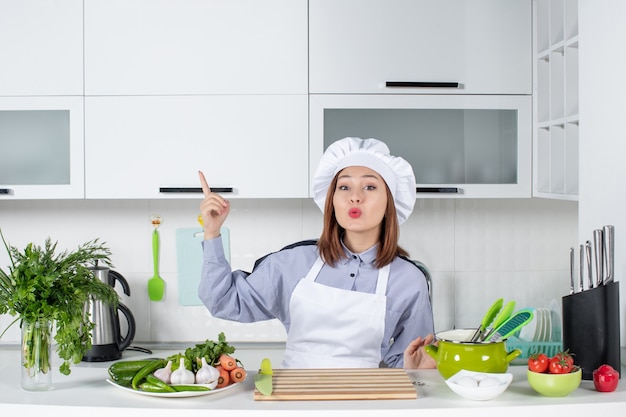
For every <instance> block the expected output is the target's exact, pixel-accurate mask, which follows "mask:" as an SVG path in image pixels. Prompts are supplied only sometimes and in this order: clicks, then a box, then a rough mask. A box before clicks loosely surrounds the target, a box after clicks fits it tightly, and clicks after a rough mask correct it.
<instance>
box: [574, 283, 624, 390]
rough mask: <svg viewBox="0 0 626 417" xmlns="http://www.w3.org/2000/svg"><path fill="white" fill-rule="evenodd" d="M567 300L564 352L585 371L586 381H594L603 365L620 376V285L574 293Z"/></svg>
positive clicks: (611, 284) (583, 376) (613, 284)
mask: <svg viewBox="0 0 626 417" xmlns="http://www.w3.org/2000/svg"><path fill="white" fill-rule="evenodd" d="M562 301H563V315H562V317H563V350H564V351H569V353H570V354H572V355H573V357H574V364H576V365H578V366H579V367H581V368H582V378H583V379H585V380H593V371H594V370H595V369H597V368H598V367H599V366H600V365H602V364H608V365H611V366H612V367H613V368H615V369H616V370H617V371H618V372H619V373H620V378H621V375H622V374H621V368H622V367H621V362H620V318H619V282H611V283H608V284H606V285H600V286H599V287H596V288H592V289H589V290H586V291H582V292H579V293H575V294H570V295H567V296H565V297H563V299H562Z"/></svg>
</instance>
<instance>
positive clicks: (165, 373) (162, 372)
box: [154, 361, 172, 384]
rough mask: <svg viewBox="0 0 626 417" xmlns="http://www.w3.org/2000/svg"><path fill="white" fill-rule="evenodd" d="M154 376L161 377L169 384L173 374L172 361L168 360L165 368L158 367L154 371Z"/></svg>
mask: <svg viewBox="0 0 626 417" xmlns="http://www.w3.org/2000/svg"><path fill="white" fill-rule="evenodd" d="M154 376H155V377H157V378H159V379H160V380H161V381H163V382H165V383H166V384H169V383H170V381H171V376H172V361H167V365H165V368H161V369H157V370H156V371H154Z"/></svg>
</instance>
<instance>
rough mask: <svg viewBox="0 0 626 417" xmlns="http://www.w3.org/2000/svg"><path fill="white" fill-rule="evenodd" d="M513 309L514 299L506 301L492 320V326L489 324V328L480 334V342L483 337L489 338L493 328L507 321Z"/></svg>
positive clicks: (493, 330)
mask: <svg viewBox="0 0 626 417" xmlns="http://www.w3.org/2000/svg"><path fill="white" fill-rule="evenodd" d="M513 310H515V301H509V302H508V303H506V305H505V306H504V307H502V310H500V312H499V313H498V315H497V316H496V318H495V319H494V320H493V326H491V329H490V330H489V331H488V332H485V333H484V334H483V335H481V338H480V341H481V342H482V341H483V340H485V339H489V338H490V337H491V335H492V334H493V333H494V332H495V330H496V329H497V328H498V327H500V325H501V324H502V323H504V322H505V321H507V320H508V319H509V317H511V314H513Z"/></svg>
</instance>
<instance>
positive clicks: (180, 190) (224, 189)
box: [159, 187, 233, 193]
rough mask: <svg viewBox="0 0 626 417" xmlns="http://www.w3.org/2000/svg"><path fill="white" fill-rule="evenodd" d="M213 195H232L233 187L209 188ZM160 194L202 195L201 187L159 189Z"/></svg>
mask: <svg viewBox="0 0 626 417" xmlns="http://www.w3.org/2000/svg"><path fill="white" fill-rule="evenodd" d="M211 191H213V192H214V193H232V192H233V187H211ZM159 192H160V193H202V187H161V188H159Z"/></svg>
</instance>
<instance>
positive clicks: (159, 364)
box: [131, 359, 167, 389]
mask: <svg viewBox="0 0 626 417" xmlns="http://www.w3.org/2000/svg"><path fill="white" fill-rule="evenodd" d="M166 364H167V363H166V362H165V359H156V360H154V361H152V362H150V363H148V364H146V365H145V366H143V367H142V368H141V369H140V370H139V371H137V373H136V374H135V376H134V377H133V380H132V382H131V385H132V387H133V389H138V387H139V384H140V383H141V381H143V380H144V379H145V378H146V377H147V376H148V375H150V374H151V373H152V372H154V371H156V370H157V369H160V368H163V367H164V366H165V365H166ZM159 381H160V380H159ZM161 382H163V381H161Z"/></svg>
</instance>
